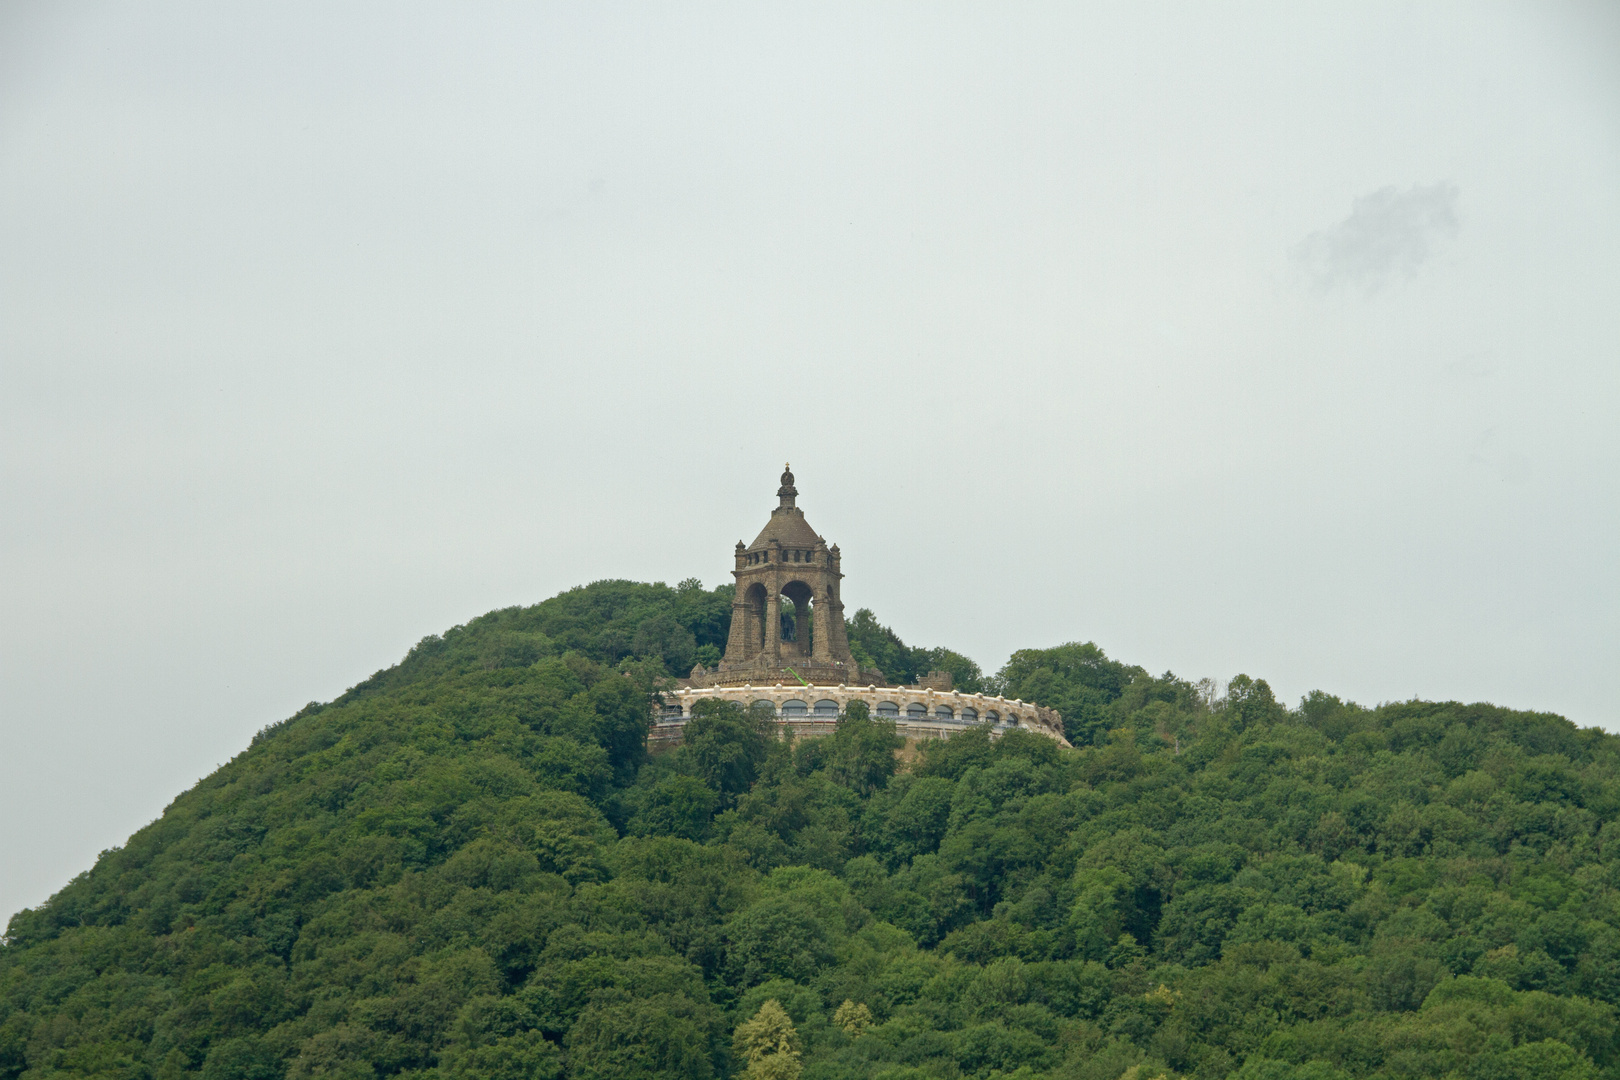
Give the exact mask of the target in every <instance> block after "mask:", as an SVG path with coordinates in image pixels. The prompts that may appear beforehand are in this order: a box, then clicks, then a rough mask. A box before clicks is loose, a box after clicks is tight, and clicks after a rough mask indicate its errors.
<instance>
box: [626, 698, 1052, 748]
mask: <svg viewBox="0 0 1620 1080" xmlns="http://www.w3.org/2000/svg"><path fill="white" fill-rule="evenodd" d="M708 698H716V699H719V700H721V701H735V702H738V703H740V704H741V705H743V706H744V707H747V706H749V705H752V704H754V703H755V702H758V701H763V702H769V703H770V705H771V707H772V708H773V709H775V710H776V722H777V723H778V724H780V725H781V726H783V727H787V728H791V729H792V730H793V733H794V734H795V735H813V734H821V733H824V732H828V731H831V730H832V728H833V725H834V724H835V723H836V722H837V720H838V714H839V713H840V712H842V711H843V709H844V707H845V706H846V705H848V704H849V703H850V702H852V701H864V702H866V706H867V708H868V709H870V710H871V711H872V715H874V716H883V717H886V718H888V719H891V720H893V721H894V722H895V727H896V728H897V729H898V731H899V733H900V734H901V735H904V736H906V737H907V738H911V739H945V738H949V737H950V736H952V735H954V734H956V733H957V732H959V731H965V730H966V729H968V728H971V727H976V726H978V725H980V724H985V723H993V724H995V725H996V726H995V728H994V729H993V733H994V734H999V733H1001V732H1004V731H1010V730H1012V729H1013V728H1015V727H1019V728H1023V729H1025V730H1026V731H1036V732H1039V733H1040V734H1042V735H1045V736H1047V737H1048V738H1052V739H1056V740H1057V741H1058V742H1060V743H1062V744H1063V745H1064V746H1068V745H1069V742H1068V740H1067V739H1065V738H1064V737H1063V717H1061V716H1060V715H1058V713H1057V711H1056V710H1055V709H1048V708H1046V707H1045V706H1042V705H1032V704H1030V703H1029V702H1027V701H1019V700H1008V699H1007V698H1003V697H990V696H988V695H985V694H968V693H963V692H962V691H960V690H928V689H924V688H922V687H918V686H787V685H785V684H783V683H777V684H776V685H775V686H748V685H743V686H706V687H681V688H680V689H678V690H671V691H668V692H666V693H665V694H664V707H663V710H662V715H660V716H658V717H657V718H656V719H655V721H654V723H653V729H652V733H651V735H650V736H649V739H648V741H649V742H650V743H652V744H653V745H654V746H658V745H673V744H675V743H678V742H679V741H680V739H681V731H682V729H683V728H684V727H685V726H686V721H687V720H688V719H690V718H691V715H692V706H693V705H695V704H697V703H698V702H699V701H703V700H705V699H708ZM891 710H892V711H891Z"/></svg>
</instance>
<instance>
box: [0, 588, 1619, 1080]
mask: <svg viewBox="0 0 1620 1080" xmlns="http://www.w3.org/2000/svg"><path fill="white" fill-rule="evenodd" d="M728 614H729V595H728V594H727V593H726V592H725V591H723V590H716V591H713V592H709V591H705V590H703V589H702V588H701V587H700V586H698V585H697V584H696V583H695V582H688V583H685V584H683V585H682V586H681V587H680V588H677V589H669V588H666V587H664V586H647V585H634V584H631V583H626V582H605V583H599V584H597V585H593V586H591V587H589V588H585V589H578V590H574V591H572V592H569V593H565V594H563V595H562V596H559V597H556V598H554V599H552V600H549V601H547V602H545V603H543V604H540V605H537V606H535V607H532V608H526V609H511V610H508V611H502V612H496V613H493V614H491V615H488V616H485V617H483V618H481V619H478V620H475V621H474V622H472V623H469V624H468V625H466V626H464V627H459V628H457V629H455V630H452V631H451V632H449V633H447V634H445V635H444V637H443V638H431V639H428V640H427V641H424V642H423V643H422V644H420V645H418V646H417V647H416V648H415V649H414V650H412V652H411V654H410V655H409V656H408V657H407V658H406V659H405V661H403V662H402V663H401V664H400V665H399V666H397V667H395V668H392V669H390V670H388V671H385V672H381V673H379V674H378V675H376V676H374V677H373V678H371V679H369V680H367V681H366V682H365V683H362V684H361V685H360V686H358V687H356V688H355V689H354V690H352V691H350V692H349V693H348V694H346V695H344V696H343V697H342V698H340V699H339V700H337V701H335V702H333V703H331V704H328V705H324V706H321V705H311V706H310V707H308V708H306V709H305V710H303V711H301V712H300V713H299V714H298V715H297V716H295V717H293V718H291V719H290V720H288V721H285V722H283V723H281V724H278V725H276V726H275V727H273V728H271V729H267V730H266V731H265V732H263V733H261V735H260V736H259V737H258V738H257V739H255V741H254V743H253V745H252V746H251V747H250V748H249V749H247V750H246V751H244V752H243V753H242V754H241V755H239V756H238V757H237V758H235V759H234V760H232V761H231V762H230V763H229V764H228V765H226V766H225V767H224V768H222V769H221V770H219V771H218V772H217V773H215V774H214V775H212V776H210V777H209V778H207V779H206V780H204V781H202V782H201V783H199V784H198V785H197V787H195V788H194V789H192V790H191V791H188V792H186V793H185V794H183V795H181V796H180V797H179V798H178V799H176V800H175V802H174V803H173V805H171V806H170V807H169V808H168V810H167V811H166V812H165V813H164V815H163V816H162V818H161V819H159V820H158V821H156V822H154V823H153V824H152V825H150V826H148V827H147V828H145V829H142V830H141V831H140V832H138V833H137V834H135V836H133V837H132V838H131V839H130V841H129V843H128V844H127V845H126V846H125V847H124V848H122V849H119V850H115V851H109V852H106V853H104V854H103V856H102V857H101V859H100V860H98V862H97V863H96V865H95V867H94V868H93V869H92V870H90V871H89V872H87V873H86V874H84V875H82V876H80V877H79V878H77V879H75V880H74V881H73V882H72V883H70V884H69V885H68V886H67V887H66V888H65V889H63V890H62V891H61V892H60V893H59V894H57V895H56V896H55V897H53V898H52V899H51V901H50V902H49V903H48V904H46V905H44V906H42V907H41V908H39V909H37V910H33V911H25V912H22V913H20V914H19V915H17V916H16V917H15V918H14V919H13V920H12V921H11V924H10V927H9V929H8V933H7V939H6V944H5V946H4V947H3V948H0V1077H4V1078H7V1080H10V1078H14V1077H24V1078H26V1080H44V1078H46V1077H66V1076H76V1077H85V1076H92V1077H108V1078H113V1077H118V1078H131V1080H135V1078H145V1077H162V1078H167V1077H178V1076H182V1075H186V1074H192V1073H197V1074H200V1075H201V1076H202V1077H204V1078H207V1080H281V1078H284V1077H285V1078H289V1080H291V1078H304V1077H334V1078H335V1077H343V1078H366V1080H370V1078H377V1077H392V1076H402V1077H404V1076H411V1077H421V1078H423V1080H426V1078H428V1077H444V1078H452V1077H457V1078H459V1077H468V1078H472V1077H477V1078H492V1080H507V1078H517V1077H570V1078H573V1077H578V1078H592V1080H595V1078H602V1080H606V1078H610V1077H611V1078H615V1080H619V1078H631V1080H633V1078H652V1077H670V1078H676V1077H680V1078H692V1080H701V1078H705V1077H721V1076H726V1075H734V1076H743V1075H749V1076H783V1077H791V1076H802V1077H804V1078H806V1080H834V1078H845V1077H889V1078H893V1080H922V1078H931V1077H939V1078H951V1077H985V1078H988V1077H992V1076H1007V1077H1012V1076H1018V1077H1025V1078H1028V1080H1034V1078H1036V1077H1044V1076H1053V1077H1070V1078H1074V1080H1115V1078H1119V1077H1134V1078H1138V1080H1147V1078H1149V1077H1153V1076H1157V1075H1159V1074H1161V1073H1168V1074H1172V1075H1191V1076H1199V1077H1221V1076H1231V1077H1234V1078H1235V1080H1260V1078H1268V1080H1269V1078H1290V1077H1292V1078H1313V1080H1331V1078H1341V1077H1368V1076H1376V1077H1434V1078H1446V1077H1455V1078H1459V1080H1498V1078H1502V1080H1506V1078H1542V1077H1546V1078H1551V1077H1599V1076H1602V1077H1620V1043H1617V1038H1616V1030H1617V1025H1616V1006H1617V1005H1620V824H1617V823H1616V812H1617V810H1620V739H1617V738H1616V737H1614V736H1610V735H1606V734H1603V733H1601V732H1599V731H1596V730H1578V729H1576V728H1575V727H1574V726H1573V725H1571V724H1570V723H1568V722H1567V721H1565V720H1562V719H1560V718H1558V717H1555V716H1550V715H1544V714H1533V713H1523V712H1514V711H1510V710H1506V709H1500V708H1495V707H1492V706H1489V705H1468V706H1465V705H1459V704H1456V703H1439V704H1436V703H1426V702H1406V703H1400V704H1391V705H1385V706H1381V707H1379V708H1376V709H1364V708H1360V707H1358V706H1355V705H1351V704H1346V703H1344V702H1341V701H1339V700H1338V699H1336V698H1333V697H1331V696H1328V695H1325V694H1319V693H1318V694H1312V695H1310V696H1309V697H1307V698H1306V699H1305V700H1304V701H1303V702H1302V703H1301V704H1300V707H1299V708H1298V709H1287V708H1284V707H1283V706H1282V705H1280V704H1279V703H1278V702H1276V701H1275V700H1274V699H1273V696H1272V694H1271V691H1270V690H1269V688H1268V687H1267V686H1266V684H1265V683H1264V682H1263V681H1259V680H1253V679H1249V678H1246V677H1238V678H1235V679H1233V680H1232V681H1231V683H1230V685H1229V687H1228V688H1227V690H1226V692H1225V693H1224V694H1223V695H1220V696H1215V695H1213V694H1212V693H1211V692H1209V690H1208V687H1205V689H1204V691H1203V692H1200V691H1199V689H1198V688H1196V687H1193V686H1191V685H1188V684H1187V683H1185V682H1182V681H1180V680H1178V679H1176V678H1174V677H1173V676H1170V675H1164V676H1160V677H1152V676H1149V675H1148V674H1147V673H1145V672H1143V671H1142V670H1140V669H1138V668H1132V667H1129V666H1126V665H1121V664H1118V663H1116V662H1114V661H1111V660H1109V659H1108V658H1107V657H1106V656H1104V655H1103V653H1102V652H1101V651H1100V650H1098V649H1096V648H1095V647H1094V646H1090V645H1066V646H1062V647H1059V648H1056V649H1047V650H1028V651H1024V652H1020V653H1018V654H1016V655H1015V656H1014V657H1013V658H1012V660H1011V661H1010V662H1009V663H1008V664H1007V665H1006V667H1005V668H1003V669H1002V671H1001V672H999V673H998V674H997V675H995V676H994V677H992V678H991V679H990V680H987V682H989V683H990V684H991V685H994V686H998V687H1001V688H1003V689H1005V691H1006V692H1009V693H1015V694H1016V695H1018V696H1022V697H1025V698H1029V699H1033V700H1037V701H1041V702H1042V703H1045V704H1050V705H1053V706H1055V707H1057V708H1059V709H1062V710H1064V711H1065V715H1066V716H1067V717H1069V719H1070V720H1071V722H1072V726H1071V734H1072V735H1073V736H1074V737H1075V740H1076V742H1077V744H1080V745H1078V746H1077V748H1076V749H1072V750H1070V749H1064V748H1061V747H1059V746H1058V745H1057V744H1056V743H1055V742H1053V741H1051V740H1048V739H1045V738H1043V737H1041V736H1038V735H1033V734H1027V733H1022V732H1014V733H1011V734H1008V735H1006V736H1005V737H1003V738H1001V739H999V740H994V741H992V740H991V739H990V737H989V735H988V733H987V732H986V731H984V730H982V729H974V730H969V731H966V732H964V733H963V734H961V735H959V736H956V737H954V738H952V739H950V740H949V741H946V742H933V743H927V744H924V745H923V746H921V747H920V749H919V748H918V747H916V746H912V747H909V748H905V749H901V748H900V740H899V739H897V738H896V736H895V733H894V729H893V727H892V725H889V724H885V723H883V722H880V721H878V720H875V719H874V718H872V717H870V716H867V715H865V714H864V713H863V712H862V711H860V710H854V711H852V713H851V714H850V715H846V716H845V717H842V718H841V719H840V722H839V725H838V729H837V731H836V733H834V734H832V735H830V736H828V737H826V738H823V739H818V740H805V741H800V742H798V743H796V744H795V743H790V742H783V741H779V740H778V739H776V738H775V733H774V731H773V725H772V724H771V723H770V722H769V721H768V720H767V719H766V718H764V717H761V716H759V715H752V714H749V713H747V712H744V711H743V710H741V709H739V708H736V707H734V706H728V705H722V704H711V705H708V706H705V708H704V709H703V710H702V711H701V714H700V715H699V716H697V717H696V718H694V720H693V721H692V722H691V723H690V724H689V726H688V730H687V740H686V744H685V745H684V746H683V747H681V748H680V749H679V750H675V751H671V752H668V753H663V754H658V755H655V756H652V757H648V756H647V754H646V751H645V735H646V730H647V722H648V716H649V700H650V698H649V695H650V694H653V693H656V687H657V683H658V679H659V678H660V677H661V676H663V675H664V674H665V673H667V672H668V671H673V670H680V668H681V666H682V665H683V664H686V663H688V662H690V661H691V659H692V658H693V657H694V656H696V655H697V654H698V653H699V651H700V650H702V649H705V648H714V647H717V643H718V644H723V641H724V633H725V619H726V617H727V616H728ZM867 621H868V622H869V623H870V625H871V626H873V627H875V626H876V625H877V624H876V621H875V620H874V619H870V618H869V617H868V619H867ZM878 629H881V628H878ZM885 633H887V631H885ZM874 636H875V632H874ZM890 636H892V635H890ZM861 640H867V638H864V637H863V638H861ZM895 642H898V639H895ZM864 647H865V648H867V649H870V648H871V647H872V646H870V645H867V646H864ZM880 647H881V645H880ZM901 647H902V648H903V646H901ZM869 655H870V654H869ZM897 750H899V753H897V752H896V751H897ZM771 1002H775V1003H777V1004H776V1005H774V1006H773V1005H771V1004H770V1003H771Z"/></svg>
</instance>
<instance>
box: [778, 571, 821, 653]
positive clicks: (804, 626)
mask: <svg viewBox="0 0 1620 1080" xmlns="http://www.w3.org/2000/svg"><path fill="white" fill-rule="evenodd" d="M782 598H783V599H784V600H786V601H788V603H790V604H792V605H793V610H792V612H791V613H790V612H789V611H788V610H787V607H786V605H783V608H782V655H784V656H790V657H791V656H801V657H809V656H811V655H813V652H812V650H813V648H814V644H813V643H814V638H815V611H814V608H813V606H812V605H813V602H814V598H815V592H814V591H813V590H812V589H811V588H810V586H809V585H807V584H805V583H804V582H802V581H790V582H788V583H787V584H786V585H783V586H782Z"/></svg>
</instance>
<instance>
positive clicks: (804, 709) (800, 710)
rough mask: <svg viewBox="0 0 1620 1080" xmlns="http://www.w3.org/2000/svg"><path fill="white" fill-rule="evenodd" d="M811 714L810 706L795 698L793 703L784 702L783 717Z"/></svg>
mask: <svg viewBox="0 0 1620 1080" xmlns="http://www.w3.org/2000/svg"><path fill="white" fill-rule="evenodd" d="M809 712H810V706H808V705H806V704H805V703H804V702H802V701H800V700H798V699H797V698H795V699H794V700H792V701H784V702H782V715H783V716H805V715H807V714H808V713H809Z"/></svg>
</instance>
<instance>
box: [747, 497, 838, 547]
mask: <svg viewBox="0 0 1620 1080" xmlns="http://www.w3.org/2000/svg"><path fill="white" fill-rule="evenodd" d="M772 540H780V541H781V542H782V543H783V544H784V545H786V546H788V547H806V548H809V547H815V546H816V545H817V544H819V543H820V542H821V537H819V536H817V535H816V530H814V529H812V528H811V527H810V523H809V522H808V521H806V520H804V511H803V510H800V509H799V508H798V507H796V506H782V507H778V508H777V509H775V510H772V511H771V520H769V521H767V522H766V523H765V527H764V528H763V529H761V530H760V532H759V535H758V536H756V537H754V542H753V543H752V544H749V545H748V550H749V551H756V550H758V549H759V548H762V547H769V546H770V544H771V541H772Z"/></svg>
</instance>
